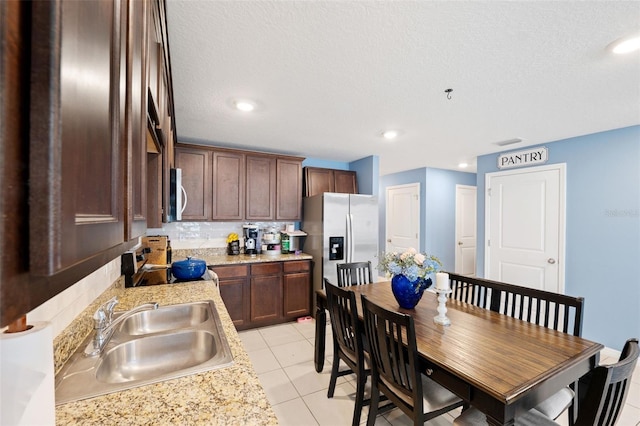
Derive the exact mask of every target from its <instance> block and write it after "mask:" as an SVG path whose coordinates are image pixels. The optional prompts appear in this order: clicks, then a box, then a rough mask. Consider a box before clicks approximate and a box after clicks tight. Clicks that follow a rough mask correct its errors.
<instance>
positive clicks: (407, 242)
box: [385, 183, 420, 253]
mask: <svg viewBox="0 0 640 426" xmlns="http://www.w3.org/2000/svg"><path fill="white" fill-rule="evenodd" d="M386 196H387V205H386V214H387V220H386V224H385V227H386V231H385V232H386V235H387V242H386V244H385V252H387V253H391V252H403V251H405V250H406V249H408V248H409V247H413V248H415V249H416V250H420V184H419V183H410V184H408V185H398V186H389V187H387V194H386Z"/></svg>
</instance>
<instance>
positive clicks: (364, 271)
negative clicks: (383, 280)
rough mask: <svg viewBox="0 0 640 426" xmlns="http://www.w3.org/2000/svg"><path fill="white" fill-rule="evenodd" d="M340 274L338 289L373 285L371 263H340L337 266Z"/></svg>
mask: <svg viewBox="0 0 640 426" xmlns="http://www.w3.org/2000/svg"><path fill="white" fill-rule="evenodd" d="M336 269H337V273H338V287H346V286H350V285H360V284H371V283H372V282H373V275H372V273H371V262H352V263H339V264H338V265H336Z"/></svg>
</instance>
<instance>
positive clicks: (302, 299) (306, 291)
mask: <svg viewBox="0 0 640 426" xmlns="http://www.w3.org/2000/svg"><path fill="white" fill-rule="evenodd" d="M283 291H284V298H283V310H284V316H285V317H301V316H305V315H309V313H310V312H311V277H310V275H309V272H299V273H295V274H285V275H284V277H283Z"/></svg>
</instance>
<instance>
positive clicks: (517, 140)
mask: <svg viewBox="0 0 640 426" xmlns="http://www.w3.org/2000/svg"><path fill="white" fill-rule="evenodd" d="M520 142H522V139H520V138H513V139H507V140H506V141H500V142H496V145H498V146H506V145H513V144H516V143H520Z"/></svg>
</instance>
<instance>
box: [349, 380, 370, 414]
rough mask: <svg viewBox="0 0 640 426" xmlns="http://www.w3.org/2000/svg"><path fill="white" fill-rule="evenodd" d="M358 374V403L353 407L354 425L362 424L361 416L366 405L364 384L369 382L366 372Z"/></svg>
mask: <svg viewBox="0 0 640 426" xmlns="http://www.w3.org/2000/svg"><path fill="white" fill-rule="evenodd" d="M357 376H358V377H357V382H358V383H357V384H356V405H355V407H354V408H353V422H351V424H352V426H358V425H359V424H360V416H361V415H362V407H363V406H364V385H365V384H366V383H367V376H366V375H365V374H364V373H360V374H358V375H357Z"/></svg>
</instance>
